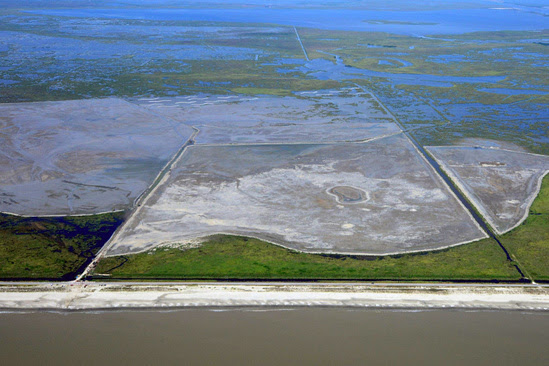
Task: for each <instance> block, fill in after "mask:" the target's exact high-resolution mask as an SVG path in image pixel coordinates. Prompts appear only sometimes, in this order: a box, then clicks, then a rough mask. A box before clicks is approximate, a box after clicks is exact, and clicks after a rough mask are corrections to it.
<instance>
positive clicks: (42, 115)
mask: <svg viewBox="0 0 549 366" xmlns="http://www.w3.org/2000/svg"><path fill="white" fill-rule="evenodd" d="M0 130H1V133H0V211H2V212H8V213H14V214H20V215H29V216H40V215H59V216H63V215H75V214H95V213H99V212H105V211H112V210H122V209H126V208H129V207H131V206H132V204H133V200H134V199H135V198H136V197H137V196H139V194H141V192H143V191H144V190H145V188H146V187H147V186H148V185H149V184H151V182H152V181H153V179H154V177H155V176H156V175H157V174H158V172H159V171H160V170H161V169H162V167H163V166H164V165H165V164H166V162H167V161H168V160H169V159H170V158H171V157H172V155H173V154H174V153H175V152H176V151H177V150H178V149H179V148H180V146H181V145H182V144H183V143H185V141H186V140H187V139H188V138H189V137H190V136H191V134H192V133H193V130H192V128H191V127H189V126H186V125H184V124H182V123H178V122H175V121H173V120H169V119H167V118H165V117H162V116H158V115H155V114H153V113H151V112H148V111H147V110H145V109H143V108H140V107H138V106H136V105H133V104H131V103H128V102H126V101H124V100H121V99H117V98H108V99H90V100H73V101H62V102H37V103H10V104H0Z"/></svg>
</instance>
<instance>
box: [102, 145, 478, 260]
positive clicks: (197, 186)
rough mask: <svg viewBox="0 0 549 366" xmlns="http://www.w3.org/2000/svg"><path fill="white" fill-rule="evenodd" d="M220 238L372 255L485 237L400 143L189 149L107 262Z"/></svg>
mask: <svg viewBox="0 0 549 366" xmlns="http://www.w3.org/2000/svg"><path fill="white" fill-rule="evenodd" d="M342 192H343V194H342ZM345 192H346V193H345ZM357 192H358V193H360V194H358V193H357ZM345 194H346V195H347V196H345ZM338 195H339V197H338ZM355 196H356V197H355ZM353 197H354V198H353ZM357 197H358V199H357ZM216 233H230V234H239V235H246V236H252V237H258V238H260V239H263V240H267V241H270V242H273V243H276V244H280V245H283V246H286V247H290V248H293V249H298V250H302V251H306V252H323V253H352V254H373V255H376V254H378V255H379V254H392V253H402V252H413V251H420V250H430V249H437V248H443V247H447V246H452V245H457V244H459V243H463V242H469V241H474V240H477V239H480V238H484V237H486V234H485V233H484V232H483V231H482V230H481V229H480V228H479V227H478V226H477V224H476V222H475V221H474V220H473V219H472V218H471V216H470V215H469V213H468V212H467V211H466V210H465V209H464V208H463V206H461V205H460V203H459V202H458V200H457V199H456V198H455V197H454V196H453V195H452V194H451V192H450V191H449V190H448V188H447V187H446V185H445V184H444V183H443V181H442V179H441V178H440V177H439V176H438V175H437V174H436V173H435V172H434V171H433V169H432V168H431V167H430V166H429V164H428V163H427V162H426V161H425V160H423V158H422V157H421V156H420V155H419V153H418V152H417V151H416V150H415V149H414V147H413V145H412V144H411V143H410V141H409V140H408V139H407V138H406V137H405V136H404V135H402V134H399V135H395V136H391V137H386V138H383V139H378V140H375V141H371V142H368V143H361V144H345V143H340V144H323V145H314V144H307V145H299V144H294V145H263V144H262V145H239V146H191V147H188V148H187V151H186V152H185V153H184V154H183V155H182V156H181V158H180V159H179V160H178V161H177V162H176V163H175V165H174V166H173V167H172V169H171V172H170V174H169V176H168V177H167V178H166V180H165V181H164V182H163V183H162V184H161V185H159V187H158V189H156V190H155V191H154V192H152V193H151V195H150V196H149V198H148V199H147V200H146V201H145V202H144V203H143V205H142V207H139V208H138V209H137V210H136V211H135V212H134V214H133V215H132V216H131V217H130V218H129V219H128V221H127V222H126V223H125V224H124V226H123V227H122V228H121V230H119V231H118V232H117V233H116V234H115V236H114V237H113V238H112V239H111V242H110V244H109V249H108V251H107V253H106V254H107V255H120V254H128V253H137V252H142V251H145V250H148V249H150V248H152V247H154V246H156V245H160V244H167V243H177V242H185V241H188V240H193V239H196V238H201V237H205V236H208V235H211V234H216Z"/></svg>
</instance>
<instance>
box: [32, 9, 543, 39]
mask: <svg viewBox="0 0 549 366" xmlns="http://www.w3.org/2000/svg"><path fill="white" fill-rule="evenodd" d="M30 12H31V13H35V14H43V15H55V16H70V17H82V18H90V17H93V18H96V17H98V18H110V19H113V18H115V19H148V20H181V21H217V22H239V23H250V22H253V23H275V24H284V25H293V26H299V27H311V28H321V29H331V30H349V31H350V30H353V31H379V32H390V33H397V34H408V35H411V34H415V35H425V34H459V33H466V32H475V31H498V30H540V29H545V28H547V18H546V17H544V16H543V15H542V14H540V13H534V12H528V11H518V10H496V9H456V10H434V11H371V10H357V9H270V8H250V9H47V10H34V11H30ZM368 20H385V21H390V22H410V23H437V24H436V25H430V24H415V25H410V24H394V23H390V24H383V23H378V24H372V23H368V22H367V21H368Z"/></svg>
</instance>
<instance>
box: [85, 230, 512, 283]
mask: <svg viewBox="0 0 549 366" xmlns="http://www.w3.org/2000/svg"><path fill="white" fill-rule="evenodd" d="M95 273H96V274H110V275H112V278H116V279H188V280H191V279H304V280H305V279H323V280H331V279H338V280H342V279H349V280H351V279H357V280H367V279H368V280H369V279H372V280H518V279H519V278H520V276H519V275H518V273H517V272H516V271H515V270H514V268H512V267H511V266H510V265H509V262H508V261H507V260H506V258H505V255H504V254H503V252H502V251H501V250H500V249H499V248H498V246H497V244H496V243H495V242H494V241H492V240H488V239H486V240H482V241H479V242H476V243H472V244H467V245H463V246H460V247H456V248H451V249H446V250H442V251H438V252H431V253H424V254H406V255H401V256H391V257H373V258H372V257H369V258H365V257H363V258H360V257H354V256H325V255H319V254H305V253H300V252H296V251H292V250H288V249H285V248H281V247H279V246H276V245H273V244H269V243H266V242H263V241H260V240H257V239H251V238H244V237H238V236H214V237H211V238H210V239H209V240H208V241H207V242H205V243H204V244H203V245H202V246H200V247H198V248H193V249H187V250H181V249H174V248H159V249H156V250H152V251H149V252H146V253H142V254H135V255H127V256H119V257H108V258H105V259H103V260H102V261H101V262H100V263H99V265H98V267H97V269H96V272H95Z"/></svg>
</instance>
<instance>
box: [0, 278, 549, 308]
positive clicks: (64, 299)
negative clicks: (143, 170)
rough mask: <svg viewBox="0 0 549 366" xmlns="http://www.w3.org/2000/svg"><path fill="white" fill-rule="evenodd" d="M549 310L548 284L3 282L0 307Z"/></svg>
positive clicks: (0, 288) (0, 291)
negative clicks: (314, 307)
mask: <svg viewBox="0 0 549 366" xmlns="http://www.w3.org/2000/svg"><path fill="white" fill-rule="evenodd" d="M277 306H286V307H288V306H289V307H306V306H322V307H358V308H396V309H431V308H434V309H437V308H438V309H440V308H450V309H478V310H481V309H494V310H524V311H548V310H549V286H539V285H524V286H522V285H482V284H464V285H460V284H356V283H345V284H343V283H234V284H232V283H177V284H175V283H144V282H143V283H122V282H118V283H100V282H94V283H86V282H78V283H27V284H14V283H11V284H10V283H3V284H1V285H0V309H2V310H3V311H28V310H46V311H75V310H83V311H86V310H88V311H94V310H110V309H127V310H131V309H143V308H159V309H166V308H168V309H169V308H187V307H277Z"/></svg>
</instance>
